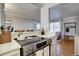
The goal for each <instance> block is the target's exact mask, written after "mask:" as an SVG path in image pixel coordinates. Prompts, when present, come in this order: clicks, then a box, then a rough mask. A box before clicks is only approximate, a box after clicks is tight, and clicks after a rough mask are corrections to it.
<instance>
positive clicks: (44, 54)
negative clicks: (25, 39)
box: [36, 46, 49, 56]
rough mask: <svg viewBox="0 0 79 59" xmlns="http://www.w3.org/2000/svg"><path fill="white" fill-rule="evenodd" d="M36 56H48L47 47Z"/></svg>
mask: <svg viewBox="0 0 79 59" xmlns="http://www.w3.org/2000/svg"><path fill="white" fill-rule="evenodd" d="M36 56H49V46H47V47H45V48H44V49H42V50H39V51H37V52H36Z"/></svg>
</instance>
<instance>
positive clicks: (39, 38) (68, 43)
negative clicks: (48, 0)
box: [0, 3, 79, 56]
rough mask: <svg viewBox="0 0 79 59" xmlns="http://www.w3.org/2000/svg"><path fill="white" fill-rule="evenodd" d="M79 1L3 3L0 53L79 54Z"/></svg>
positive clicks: (0, 11) (0, 18) (19, 54)
mask: <svg viewBox="0 0 79 59" xmlns="http://www.w3.org/2000/svg"><path fill="white" fill-rule="evenodd" d="M78 6H79V3H5V4H4V3H1V4H0V56H77V55H79V46H78V43H79V41H78V39H79V38H78V36H79V13H78V12H79V7H78Z"/></svg>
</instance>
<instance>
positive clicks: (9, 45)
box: [0, 40, 21, 55]
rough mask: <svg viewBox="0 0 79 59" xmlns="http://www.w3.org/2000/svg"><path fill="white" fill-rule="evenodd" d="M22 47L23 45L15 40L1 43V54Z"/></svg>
mask: <svg viewBox="0 0 79 59" xmlns="http://www.w3.org/2000/svg"><path fill="white" fill-rule="evenodd" d="M20 48H21V46H20V45H19V44H18V43H17V42H16V41H15V40H12V42H9V43H4V44H0V55H3V54H5V53H8V52H11V51H15V50H17V49H20Z"/></svg>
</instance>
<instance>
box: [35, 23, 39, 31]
mask: <svg viewBox="0 0 79 59" xmlns="http://www.w3.org/2000/svg"><path fill="white" fill-rule="evenodd" d="M35 27H36V30H37V31H39V30H40V23H37V24H36V26H35Z"/></svg>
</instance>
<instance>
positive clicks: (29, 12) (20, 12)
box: [5, 3, 44, 20]
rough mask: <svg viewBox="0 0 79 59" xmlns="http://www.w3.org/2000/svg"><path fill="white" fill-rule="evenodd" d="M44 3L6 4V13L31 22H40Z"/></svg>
mask: <svg viewBox="0 0 79 59" xmlns="http://www.w3.org/2000/svg"><path fill="white" fill-rule="evenodd" d="M43 5H44V4H43V3H41V4H40V3H6V4H5V13H6V14H9V15H10V14H11V15H17V16H20V17H24V18H27V19H31V20H40V8H41V7H43Z"/></svg>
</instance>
